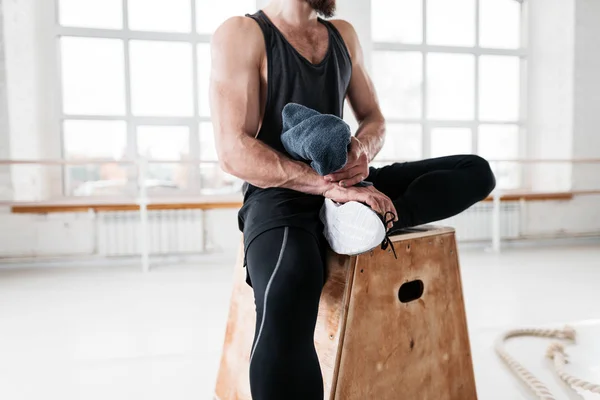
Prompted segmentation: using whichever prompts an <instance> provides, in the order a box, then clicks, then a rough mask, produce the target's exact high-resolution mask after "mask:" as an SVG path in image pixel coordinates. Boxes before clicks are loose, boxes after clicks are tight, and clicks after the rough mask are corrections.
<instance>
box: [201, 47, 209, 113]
mask: <svg viewBox="0 0 600 400" xmlns="http://www.w3.org/2000/svg"><path fill="white" fill-rule="evenodd" d="M209 82H210V45H209V44H208V43H201V44H199V45H198V107H199V108H200V110H199V112H200V115H202V116H210V103H209V101H208V100H209V97H208V89H209Z"/></svg>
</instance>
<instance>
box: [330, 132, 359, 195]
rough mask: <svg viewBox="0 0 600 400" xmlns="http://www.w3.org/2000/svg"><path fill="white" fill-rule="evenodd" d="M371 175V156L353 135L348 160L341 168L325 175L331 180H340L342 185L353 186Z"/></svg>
mask: <svg viewBox="0 0 600 400" xmlns="http://www.w3.org/2000/svg"><path fill="white" fill-rule="evenodd" d="M367 176H369V156H368V154H367V151H366V149H365V146H364V145H363V144H362V143H361V142H360V140H358V139H357V138H356V137H354V136H352V141H351V142H350V149H349V150H348V161H347V162H346V165H345V166H344V168H342V169H341V170H339V171H337V172H334V173H333V174H329V175H326V176H325V180H327V181H329V182H338V183H339V185H340V186H342V187H351V186H354V185H356V184H357V183H358V182H361V181H363V180H364V179H366V178H367Z"/></svg>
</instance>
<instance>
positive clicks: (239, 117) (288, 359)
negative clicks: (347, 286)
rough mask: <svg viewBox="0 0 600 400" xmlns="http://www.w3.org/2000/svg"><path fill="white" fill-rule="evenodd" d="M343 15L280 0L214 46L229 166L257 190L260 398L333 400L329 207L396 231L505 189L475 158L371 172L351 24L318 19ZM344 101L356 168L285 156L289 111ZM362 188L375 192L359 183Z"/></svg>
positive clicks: (221, 135)
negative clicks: (324, 336) (323, 340)
mask: <svg viewBox="0 0 600 400" xmlns="http://www.w3.org/2000/svg"><path fill="white" fill-rule="evenodd" d="M334 9H335V0H272V1H271V3H270V4H269V5H268V6H267V7H265V8H264V9H263V10H262V11H259V12H257V13H256V14H254V15H250V16H246V17H235V18H231V19H229V20H228V21H226V22H225V23H223V25H222V26H221V27H220V28H219V29H218V30H217V31H216V33H215V35H214V37H213V43H212V76H211V107H212V116H213V121H214V127H215V133H216V144H217V150H218V154H219V160H220V164H221V167H222V168H223V169H224V170H225V171H226V172H228V173H230V174H232V175H235V176H237V177H239V178H241V179H243V180H244V181H246V182H247V183H248V185H247V186H246V188H245V197H244V206H243V207H242V209H241V210H240V213H239V222H240V228H241V229H242V230H243V232H244V245H245V251H246V265H247V274H248V275H247V276H248V283H250V284H251V285H252V287H253V290H254V297H255V304H256V316H257V319H256V332H255V337H254V344H253V346H252V349H249V351H250V354H251V356H250V386H251V390H252V396H253V399H254V400H275V399H276V400H294V399H302V400H321V399H323V381H322V376H321V371H320V368H319V361H318V359H317V354H316V352H315V347H314V342H313V334H314V328H315V323H316V318H317V310H318V305H319V298H320V294H321V289H322V287H323V284H324V278H325V263H324V255H325V251H326V248H327V243H326V241H325V240H324V237H323V234H322V232H323V224H322V223H321V221H320V219H319V210H320V209H321V207H322V206H323V203H324V199H330V200H331V201H333V202H335V203H336V204H338V203H348V202H359V203H363V204H367V205H368V206H369V207H370V208H371V209H372V210H374V211H375V212H377V213H378V214H380V215H381V216H384V215H393V216H394V217H392V218H391V220H390V221H389V225H388V227H390V226H391V225H392V224H393V225H394V228H402V227H408V226H414V225H419V224H423V223H427V222H431V221H436V220H440V219H443V218H447V217H450V216H452V215H455V214H457V213H459V212H461V211H463V210H465V209H466V208H468V207H470V206H471V205H472V204H474V203H476V202H477V201H479V200H481V199H483V198H485V197H486V196H487V195H488V194H489V193H490V192H491V190H492V189H493V188H494V185H495V180H494V177H493V174H492V172H491V170H490V168H489V165H488V163H487V162H486V161H485V160H483V159H481V158H479V157H477V156H454V157H444V158H439V159H431V160H423V161H419V162H412V163H396V164H392V165H390V166H387V167H384V168H380V169H375V168H371V169H369V167H368V163H369V162H370V161H371V160H372V159H373V157H374V156H375V155H376V154H377V152H379V150H380V149H381V147H382V146H383V142H384V134H385V121H384V118H383V116H382V114H381V111H380V109H379V106H378V103H377V96H376V94H375V89H374V88H373V84H372V82H371V80H370V78H369V76H368V74H367V72H366V69H365V66H364V62H363V54H362V50H361V47H360V44H359V42H358V38H357V35H356V32H355V31H354V29H353V27H352V26H351V25H350V24H349V23H347V22H345V21H342V20H330V21H325V20H322V19H321V18H319V17H318V14H320V15H322V16H325V17H331V16H332V15H333V12H334ZM346 98H347V99H348V101H349V102H350V105H351V107H352V110H353V111H354V114H355V116H356V119H357V120H358V122H359V124H360V125H359V129H358V131H357V132H356V135H355V137H354V138H353V139H352V142H351V145H350V148H349V154H348V162H347V164H346V166H345V167H344V168H343V169H342V170H340V171H338V172H336V173H334V174H331V175H328V176H325V177H321V176H319V175H318V174H317V173H316V172H315V171H313V170H312V169H311V167H310V166H309V165H308V164H306V163H303V162H298V161H294V160H292V159H291V158H290V157H289V155H288V154H287V153H286V152H285V149H284V148H283V146H282V144H281V140H280V135H281V129H282V117H281V111H282V109H283V107H284V106H285V105H286V104H287V103H290V102H294V103H299V104H302V105H304V106H306V107H310V108H312V109H315V110H317V111H319V112H321V113H327V114H333V115H336V116H338V117H341V115H342V110H343V103H344V100H345V99H346ZM323 134H324V135H326V134H327V132H323ZM362 180H367V181H370V182H372V183H373V184H374V186H370V187H355V186H354V185H355V184H357V183H358V182H360V181H362ZM353 204H354V203H353ZM348 218H350V220H349V221H346V223H350V224H352V223H358V222H357V221H353V220H352V216H349V217H348Z"/></svg>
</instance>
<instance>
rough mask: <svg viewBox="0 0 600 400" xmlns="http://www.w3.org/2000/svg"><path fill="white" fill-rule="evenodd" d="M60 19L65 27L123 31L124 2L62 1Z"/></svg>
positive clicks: (106, 0) (111, 0)
mask: <svg viewBox="0 0 600 400" xmlns="http://www.w3.org/2000/svg"><path fill="white" fill-rule="evenodd" d="M58 14H59V19H60V24H61V25H63V26H76V27H83V28H103V29H122V28H123V2H122V0H60V2H59V10H58Z"/></svg>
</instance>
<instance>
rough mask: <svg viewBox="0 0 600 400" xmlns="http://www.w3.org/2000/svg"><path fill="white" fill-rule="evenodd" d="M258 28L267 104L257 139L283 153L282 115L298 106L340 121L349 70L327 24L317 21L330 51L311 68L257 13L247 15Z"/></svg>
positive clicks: (346, 56) (338, 41) (339, 40)
mask: <svg viewBox="0 0 600 400" xmlns="http://www.w3.org/2000/svg"><path fill="white" fill-rule="evenodd" d="M249 17H250V18H252V19H253V20H255V21H256V22H257V23H258V25H259V26H260V28H261V30H262V32H263V35H264V37H265V45H266V51H267V103H266V106H265V113H264V117H263V120H262V126H261V128H260V131H259V132H258V136H257V137H258V139H260V140H262V141H263V142H265V143H266V144H268V145H269V146H271V147H273V148H274V149H276V150H278V151H280V152H283V153H285V149H284V148H283V145H282V144H281V129H282V121H281V111H282V110H283V107H284V106H285V105H286V104H288V103H298V104H302V105H303V106H306V107H309V108H312V109H313V110H317V111H319V112H320V113H322V114H333V115H335V116H337V117H340V118H342V116H343V111H344V98H345V97H346V90H347V89H348V84H349V82H350V75H351V72H352V66H351V62H350V56H349V54H348V50H347V49H346V45H345V44H344V40H343V39H342V37H341V35H340V33H339V32H338V30H337V29H336V28H335V27H334V26H333V24H332V23H331V22H329V21H325V20H322V19H321V18H319V22H320V23H322V24H323V25H325V27H326V28H327V31H328V32H329V47H328V49H327V53H326V54H325V57H324V58H323V60H322V61H321V62H319V63H318V64H312V63H311V62H310V61H308V60H307V59H306V58H304V57H303V56H302V55H300V53H298V51H297V50H296V49H295V48H294V47H292V45H291V44H290V43H289V42H288V41H287V40H286V38H285V37H284V36H283V34H282V33H281V32H280V31H279V29H277V28H276V27H275V25H274V24H273V23H272V22H271V20H269V18H268V17H267V16H266V14H265V13H263V12H262V11H258V12H257V13H256V14H254V15H249Z"/></svg>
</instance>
